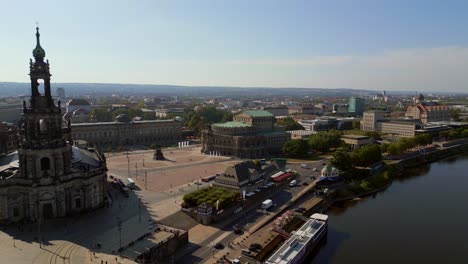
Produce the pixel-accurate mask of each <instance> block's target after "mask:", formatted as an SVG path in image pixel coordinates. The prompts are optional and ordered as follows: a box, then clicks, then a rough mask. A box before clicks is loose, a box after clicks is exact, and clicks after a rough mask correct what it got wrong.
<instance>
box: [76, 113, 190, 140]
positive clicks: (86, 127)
mask: <svg viewBox="0 0 468 264" xmlns="http://www.w3.org/2000/svg"><path fill="white" fill-rule="evenodd" d="M71 127H72V138H73V139H74V140H84V141H86V142H87V143H88V144H89V145H91V146H96V147H99V148H115V147H118V146H129V145H147V146H149V145H152V144H155V145H161V146H168V145H172V144H177V142H178V141H180V140H182V124H181V123H180V122H179V121H176V120H172V119H170V120H145V121H132V120H131V119H130V118H128V117H126V116H124V115H119V116H117V118H116V120H115V121H114V122H98V123H78V124H72V125H71Z"/></svg>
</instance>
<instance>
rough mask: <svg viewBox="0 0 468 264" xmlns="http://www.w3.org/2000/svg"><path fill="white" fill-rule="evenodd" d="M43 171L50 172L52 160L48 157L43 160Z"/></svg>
mask: <svg viewBox="0 0 468 264" xmlns="http://www.w3.org/2000/svg"><path fill="white" fill-rule="evenodd" d="M41 170H43V171H45V170H50V160H49V158H47V157H44V158H42V159H41Z"/></svg>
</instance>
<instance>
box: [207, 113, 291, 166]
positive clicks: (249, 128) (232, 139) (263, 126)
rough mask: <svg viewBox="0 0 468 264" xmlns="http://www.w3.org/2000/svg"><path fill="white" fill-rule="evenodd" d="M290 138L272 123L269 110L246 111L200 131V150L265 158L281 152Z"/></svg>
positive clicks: (242, 156) (282, 129)
mask: <svg viewBox="0 0 468 264" xmlns="http://www.w3.org/2000/svg"><path fill="white" fill-rule="evenodd" d="M290 139H291V135H290V134H288V133H286V131H285V130H284V128H283V127H281V126H278V125H276V124H275V117H274V116H273V114H272V113H270V112H267V111H264V110H251V111H245V112H243V113H240V114H238V115H236V116H234V118H233V121H232V122H227V123H220V124H213V125H211V126H210V127H209V128H208V129H207V130H204V131H203V132H202V153H205V154H210V153H213V152H216V153H219V154H221V155H225V156H235V157H240V158H265V157H272V156H276V155H280V154H281V152H282V148H283V145H284V143H286V142H287V141H288V140H290Z"/></svg>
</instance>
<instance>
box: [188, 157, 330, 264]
mask: <svg viewBox="0 0 468 264" xmlns="http://www.w3.org/2000/svg"><path fill="white" fill-rule="evenodd" d="M304 163H305V164H307V165H308V168H302V167H301V164H300V163H297V164H296V163H294V164H288V165H287V169H292V170H295V171H297V172H298V173H299V174H300V177H299V178H297V181H298V185H297V186H295V187H287V188H286V191H285V192H279V193H277V194H276V195H274V196H273V197H270V198H271V199H272V200H273V201H274V204H275V207H274V208H272V209H271V212H270V214H272V213H275V212H278V211H279V208H280V207H281V206H282V205H284V204H287V203H288V202H290V200H291V197H293V196H295V195H297V194H298V193H299V192H300V191H302V190H304V188H306V187H307V186H308V185H310V184H314V183H315V181H317V180H318V179H319V177H320V171H321V169H322V168H323V167H324V166H325V164H327V163H328V160H325V159H324V160H319V161H312V162H304ZM313 168H317V171H314V169H313ZM311 177H315V179H312V178H311ZM304 182H306V183H307V186H306V185H303V183H304ZM264 217H268V216H265V215H264V214H263V213H262V211H261V209H260V205H258V206H255V207H254V208H251V209H250V210H248V211H247V212H244V213H243V214H241V215H239V216H237V217H236V218H233V219H232V221H231V223H228V224H226V227H225V228H223V230H219V231H218V232H216V233H214V234H213V235H211V236H210V237H208V238H207V239H206V240H205V242H203V243H202V244H200V245H198V246H200V248H198V249H196V250H195V251H193V249H195V247H193V248H192V251H193V252H188V253H186V254H185V255H184V256H183V257H182V258H180V261H182V262H184V263H203V262H206V261H208V260H210V259H216V258H219V257H221V255H216V254H217V252H218V251H219V250H217V249H214V248H213V246H214V245H215V244H216V243H221V244H223V245H224V246H227V245H228V244H229V243H231V242H233V240H234V239H235V238H236V237H238V235H236V234H234V232H233V231H234V230H233V226H234V224H237V225H240V226H243V227H244V229H248V228H249V227H250V226H251V225H253V224H254V223H255V222H257V221H259V220H260V219H262V218H264ZM245 246H247V245H245ZM213 256H214V258H213ZM238 257H239V256H231V258H238Z"/></svg>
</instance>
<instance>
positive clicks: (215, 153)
mask: <svg viewBox="0 0 468 264" xmlns="http://www.w3.org/2000/svg"><path fill="white" fill-rule="evenodd" d="M210 156H212V157H219V156H221V152H220V151H210Z"/></svg>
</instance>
